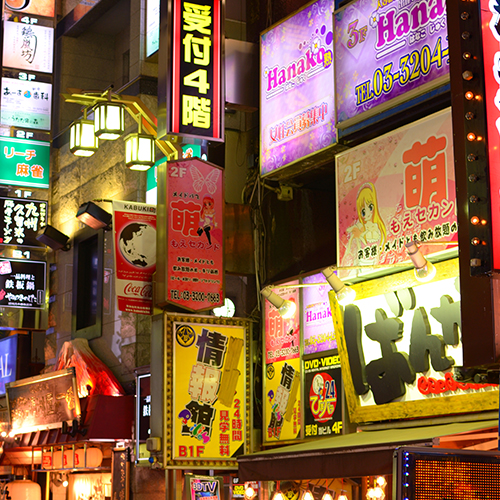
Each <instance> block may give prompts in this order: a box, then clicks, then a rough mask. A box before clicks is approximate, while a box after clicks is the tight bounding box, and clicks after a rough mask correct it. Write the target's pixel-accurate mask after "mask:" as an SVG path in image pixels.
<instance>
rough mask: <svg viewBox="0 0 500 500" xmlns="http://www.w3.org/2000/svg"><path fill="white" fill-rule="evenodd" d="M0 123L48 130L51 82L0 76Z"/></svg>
mask: <svg viewBox="0 0 500 500" xmlns="http://www.w3.org/2000/svg"><path fill="white" fill-rule="evenodd" d="M0 104H1V107H0V124H2V125H9V126H12V127H21V128H33V129H38V130H50V111H51V105H52V84H50V83H44V82H37V81H25V80H16V79H13V78H2V93H1V97H0Z"/></svg>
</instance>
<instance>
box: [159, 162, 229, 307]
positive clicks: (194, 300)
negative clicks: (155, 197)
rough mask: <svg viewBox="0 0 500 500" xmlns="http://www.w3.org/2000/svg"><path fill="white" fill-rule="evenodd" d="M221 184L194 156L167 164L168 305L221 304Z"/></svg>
mask: <svg viewBox="0 0 500 500" xmlns="http://www.w3.org/2000/svg"><path fill="white" fill-rule="evenodd" d="M223 180H224V170H223V169H221V168H220V167H218V166H216V165H213V164H211V163H208V162H204V161H202V160H200V159H198V158H193V159H186V160H180V161H174V162H168V164H167V197H166V199H167V200H168V206H167V215H168V226H167V281H166V283H167V284H168V302H169V303H171V304H175V305H178V306H180V307H183V308H185V309H188V310H191V311H203V310H207V309H213V308H214V307H218V306H220V305H222V304H223V302H224V203H225V202H224V182H223Z"/></svg>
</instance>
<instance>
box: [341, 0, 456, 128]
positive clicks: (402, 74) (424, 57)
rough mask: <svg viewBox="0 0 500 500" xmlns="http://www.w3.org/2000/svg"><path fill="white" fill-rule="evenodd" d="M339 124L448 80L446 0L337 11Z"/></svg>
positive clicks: (407, 0) (354, 5)
mask: <svg viewBox="0 0 500 500" xmlns="http://www.w3.org/2000/svg"><path fill="white" fill-rule="evenodd" d="M334 52H335V95H336V111H337V123H338V126H339V127H346V126H349V125H351V124H352V123H355V122H357V121H360V120H362V119H364V118H367V117H368V116H372V115H374V114H375V113H378V112H380V111H382V110H383V109H387V108H388V107H389V106H394V105H395V104H398V103H400V102H402V101H404V100H407V99H409V98H411V97H414V96H416V95H418V94H422V93H424V92H426V91H428V90H429V89H431V88H433V87H437V86H439V85H442V84H443V83H444V82H446V81H447V80H448V79H449V66H448V64H449V62H448V33H447V23H446V1H445V0H400V1H399V2H393V1H391V0H389V1H387V0H384V1H378V2H374V1H372V0H356V1H355V2H351V3H350V4H349V5H347V6H346V7H344V8H342V9H340V10H339V11H337V12H335V51H334Z"/></svg>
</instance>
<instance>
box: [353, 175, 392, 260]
mask: <svg viewBox="0 0 500 500" xmlns="http://www.w3.org/2000/svg"><path fill="white" fill-rule="evenodd" d="M356 211H357V214H358V221H357V222H356V223H355V224H354V225H352V226H351V227H348V228H347V233H348V234H349V235H350V237H349V242H348V243H347V249H346V255H349V254H350V253H351V252H353V253H354V255H355V262H356V263H358V264H360V265H363V264H373V263H374V262H375V260H376V258H377V256H378V251H379V249H380V247H383V246H384V243H385V242H386V239H387V231H386V229H385V224H384V221H383V220H382V217H380V213H379V210H378V201H377V192H376V190H375V186H374V185H373V184H372V183H371V182H366V183H365V184H363V185H362V186H361V188H360V190H359V191H358V196H357V197H356ZM374 246H376V247H377V254H376V255H373V254H372V253H370V255H369V256H367V255H366V253H365V252H364V250H365V249H366V248H370V249H372V248H373V247H374ZM361 251H363V253H362V252H361Z"/></svg>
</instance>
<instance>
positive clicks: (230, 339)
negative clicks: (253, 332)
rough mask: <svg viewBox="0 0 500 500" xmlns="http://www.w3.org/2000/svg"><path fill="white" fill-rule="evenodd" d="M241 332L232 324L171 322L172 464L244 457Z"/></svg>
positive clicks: (243, 369)
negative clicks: (174, 461) (242, 454)
mask: <svg viewBox="0 0 500 500" xmlns="http://www.w3.org/2000/svg"><path fill="white" fill-rule="evenodd" d="M245 331H246V329H245V327H244V326H237V325H221V324H200V323H184V322H174V323H173V339H172V342H173V391H172V393H173V395H174V396H173V400H174V401H173V416H172V417H173V432H172V435H173V444H172V446H173V450H172V458H173V459H174V460H179V461H184V460H188V461H193V460H194V461H203V460H234V459H235V458H236V456H237V455H239V454H241V453H243V451H244V445H245V428H246V427H245V426H246V395H245V378H246V377H245V373H246V372H245V359H246V350H245V349H246V348H245Z"/></svg>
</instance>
